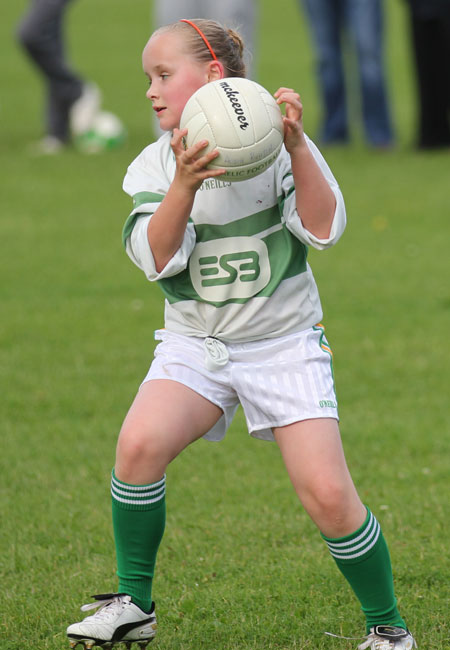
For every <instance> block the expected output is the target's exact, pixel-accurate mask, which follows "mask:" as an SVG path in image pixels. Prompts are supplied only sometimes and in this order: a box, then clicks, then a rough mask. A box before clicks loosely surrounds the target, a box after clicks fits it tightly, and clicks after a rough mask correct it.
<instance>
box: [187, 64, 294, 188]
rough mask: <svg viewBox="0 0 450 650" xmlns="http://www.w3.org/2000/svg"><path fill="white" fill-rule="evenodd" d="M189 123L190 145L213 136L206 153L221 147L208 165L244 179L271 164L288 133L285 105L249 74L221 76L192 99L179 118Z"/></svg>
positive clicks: (227, 176)
mask: <svg viewBox="0 0 450 650" xmlns="http://www.w3.org/2000/svg"><path fill="white" fill-rule="evenodd" d="M180 129H188V133H187V136H186V139H185V140H186V146H187V147H191V146H192V145H194V144H195V143H197V142H199V141H200V140H208V142H209V145H208V147H207V148H206V149H204V153H207V152H209V151H212V150H213V149H217V150H218V151H219V154H220V155H219V156H218V157H217V158H215V159H214V160H213V161H212V162H211V163H210V164H209V165H208V166H209V167H210V168H211V169H226V174H224V175H223V176H221V177H220V178H221V179H224V180H228V181H244V180H247V179H248V178H253V177H254V176H258V174H261V173H262V172H263V171H264V170H266V169H267V168H268V167H270V165H272V164H273V163H274V162H275V160H276V158H277V156H278V154H279V153H280V151H281V146H282V144H283V137H284V127H283V119H282V116H281V111H280V108H279V106H278V104H277V103H276V101H275V99H274V98H273V97H272V95H271V94H270V93H269V92H268V91H267V90H266V89H265V88H263V86H261V85H260V84H257V83H256V82H254V81H251V80H250V79H243V78H241V77H229V78H226V79H217V80H216V81H212V82H210V83H207V84H205V85H204V86H202V87H201V88H199V89H198V90H197V91H196V92H195V93H194V94H193V95H192V97H191V98H190V99H189V100H188V102H187V104H186V106H185V107H184V110H183V113H182V115H181V120H180Z"/></svg>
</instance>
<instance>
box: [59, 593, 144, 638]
mask: <svg viewBox="0 0 450 650" xmlns="http://www.w3.org/2000/svg"><path fill="white" fill-rule="evenodd" d="M93 598H95V599H96V602H95V603H89V604H88V605H83V607H82V608H81V610H82V611H84V612H85V611H88V610H90V609H95V608H98V611H97V612H96V613H95V614H93V615H91V616H87V617H86V618H85V619H83V620H82V621H80V622H79V623H74V624H73V625H69V627H68V628H67V636H68V637H69V641H70V647H71V648H75V647H76V646H77V645H78V644H79V643H80V644H82V645H84V647H85V650H90V649H91V648H92V647H93V646H100V647H106V648H112V647H113V645H114V644H115V643H119V642H121V643H125V645H126V646H127V648H131V644H132V643H133V642H134V643H138V644H139V646H140V647H141V648H145V647H146V645H147V644H148V643H149V642H150V641H153V639H154V637H155V635H156V616H155V603H152V608H151V610H150V613H148V614H147V613H146V612H143V611H142V609H140V608H139V607H138V606H137V605H135V604H134V603H132V602H131V597H130V596H127V595H126V594H102V595H98V596H93Z"/></svg>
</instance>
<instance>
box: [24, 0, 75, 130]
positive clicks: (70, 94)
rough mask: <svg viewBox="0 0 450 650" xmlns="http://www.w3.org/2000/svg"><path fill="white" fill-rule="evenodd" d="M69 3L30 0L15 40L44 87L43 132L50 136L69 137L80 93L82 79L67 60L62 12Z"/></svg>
mask: <svg viewBox="0 0 450 650" xmlns="http://www.w3.org/2000/svg"><path fill="white" fill-rule="evenodd" d="M68 2H70V0H32V2H31V4H30V8H29V11H28V12H27V14H26V15H25V16H24V18H23V19H22V21H21V23H20V25H19V27H18V30H17V37H18V39H19V41H20V43H21V44H22V45H23V47H24V48H25V50H26V51H27V53H28V54H29V56H30V57H31V59H32V61H33V62H34V63H35V64H36V66H37V67H38V68H39V69H40V71H41V72H42V74H43V76H44V78H45V81H46V84H47V110H46V129H47V133H48V134H49V135H53V136H55V137H57V138H59V139H60V140H63V141H66V140H68V138H69V111H70V107H71V106H72V104H73V103H74V101H75V100H76V99H78V97H80V95H81V92H82V85H83V84H82V80H81V79H80V78H79V77H78V75H77V74H76V73H75V72H74V71H73V70H72V69H71V67H70V65H69V64H68V62H67V60H66V55H65V47H64V33H63V32H64V25H63V20H64V12H65V10H66V6H67V4H68Z"/></svg>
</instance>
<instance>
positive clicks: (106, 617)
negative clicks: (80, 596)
mask: <svg viewBox="0 0 450 650" xmlns="http://www.w3.org/2000/svg"><path fill="white" fill-rule="evenodd" d="M130 603H131V597H130V596H111V597H110V598H106V599H101V600H98V601H97V602H94V603H87V604H86V605H83V606H82V607H81V611H82V612H87V611H89V610H91V609H97V608H98V611H97V612H95V614H93V615H92V616H89V618H90V619H91V620H92V621H94V620H95V621H111V620H114V619H115V618H116V616H117V615H118V614H120V612H121V611H122V610H123V609H124V607H126V606H127V605H129V604H130Z"/></svg>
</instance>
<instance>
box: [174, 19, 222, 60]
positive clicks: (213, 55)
mask: <svg viewBox="0 0 450 650" xmlns="http://www.w3.org/2000/svg"><path fill="white" fill-rule="evenodd" d="M180 23H187V24H188V25H190V26H191V27H193V28H194V29H195V30H197V32H198V33H199V34H200V36H201V37H202V39H203V41H204V43H205V45H206V47H207V48H208V50H209V51H210V52H211V56H212V58H213V59H214V61H217V56H216V55H215V54H214V50H213V49H212V47H211V45H210V43H209V41H208V39H207V38H206V36H205V35H204V33H203V32H202V30H201V29H200V27H197V25H196V24H195V23H194V22H192V20H188V19H187V18H181V19H180Z"/></svg>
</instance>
